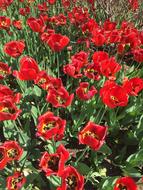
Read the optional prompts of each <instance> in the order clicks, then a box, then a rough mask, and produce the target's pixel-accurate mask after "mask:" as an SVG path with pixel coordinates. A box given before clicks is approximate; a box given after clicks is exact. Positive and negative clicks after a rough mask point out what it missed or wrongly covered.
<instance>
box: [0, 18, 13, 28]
mask: <svg viewBox="0 0 143 190" xmlns="http://www.w3.org/2000/svg"><path fill="white" fill-rule="evenodd" d="M10 25H11V20H10V18H9V17H6V16H0V29H5V30H9V28H10Z"/></svg>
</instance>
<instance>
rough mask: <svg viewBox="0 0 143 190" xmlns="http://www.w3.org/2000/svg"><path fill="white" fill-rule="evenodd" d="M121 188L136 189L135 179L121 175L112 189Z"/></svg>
mask: <svg viewBox="0 0 143 190" xmlns="http://www.w3.org/2000/svg"><path fill="white" fill-rule="evenodd" d="M121 189H127V190H137V189H138V188H137V185H136V183H135V181H134V180H133V179H132V178H131V177H121V178H118V179H117V181H116V183H115V185H114V190H121Z"/></svg>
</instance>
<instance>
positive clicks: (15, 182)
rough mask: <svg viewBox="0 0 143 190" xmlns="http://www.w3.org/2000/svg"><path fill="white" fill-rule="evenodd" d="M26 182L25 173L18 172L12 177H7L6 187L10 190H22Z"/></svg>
mask: <svg viewBox="0 0 143 190" xmlns="http://www.w3.org/2000/svg"><path fill="white" fill-rule="evenodd" d="M25 182H26V178H25V177H24V175H23V173H21V172H18V171H16V172H15V173H14V174H13V175H12V176H9V177H7V179H6V187H7V189H8V190H20V189H21V188H22V186H23V185H24V184H25Z"/></svg>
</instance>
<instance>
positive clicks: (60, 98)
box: [46, 87, 74, 108]
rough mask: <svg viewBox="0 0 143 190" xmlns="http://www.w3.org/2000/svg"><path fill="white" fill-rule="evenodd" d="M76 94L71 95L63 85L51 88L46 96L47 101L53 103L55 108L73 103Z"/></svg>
mask: <svg viewBox="0 0 143 190" xmlns="http://www.w3.org/2000/svg"><path fill="white" fill-rule="evenodd" d="M73 98H74V94H71V95H69V93H68V91H67V90H66V89H65V88H64V87H61V88H59V89H58V90H56V89H54V88H50V89H49V91H48V94H47V97H46V100H47V102H49V103H51V104H52V105H53V106H54V107H55V108H58V107H63V108H65V107H67V106H69V105H71V103H72V100H73Z"/></svg>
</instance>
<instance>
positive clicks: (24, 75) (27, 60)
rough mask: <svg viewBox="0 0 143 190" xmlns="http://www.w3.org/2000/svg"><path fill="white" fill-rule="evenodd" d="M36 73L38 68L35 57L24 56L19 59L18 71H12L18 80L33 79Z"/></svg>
mask: <svg viewBox="0 0 143 190" xmlns="http://www.w3.org/2000/svg"><path fill="white" fill-rule="evenodd" d="M38 73H39V68H38V64H37V62H36V61H35V59H33V58H32V57H28V56H24V57H22V58H21V59H20V71H14V72H13V75H14V76H15V77H17V78H19V79H20V80H34V79H36V77H37V74H38Z"/></svg>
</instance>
